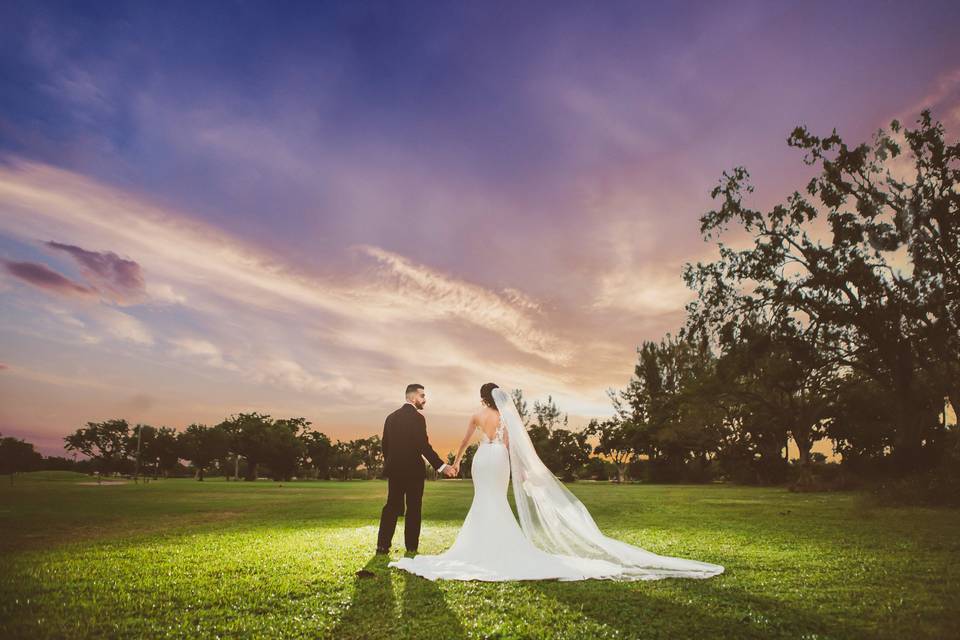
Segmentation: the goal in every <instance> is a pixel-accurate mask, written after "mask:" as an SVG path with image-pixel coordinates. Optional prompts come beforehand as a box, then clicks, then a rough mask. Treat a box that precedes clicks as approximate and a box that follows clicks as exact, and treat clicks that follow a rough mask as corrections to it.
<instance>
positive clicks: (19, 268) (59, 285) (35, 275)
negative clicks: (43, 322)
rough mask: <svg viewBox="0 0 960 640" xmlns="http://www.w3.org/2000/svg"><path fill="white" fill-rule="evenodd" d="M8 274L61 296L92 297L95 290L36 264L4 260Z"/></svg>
mask: <svg viewBox="0 0 960 640" xmlns="http://www.w3.org/2000/svg"><path fill="white" fill-rule="evenodd" d="M3 266H4V268H6V270H7V273H9V274H10V275H12V276H14V277H15V278H19V279H20V280H23V281H24V282H27V283H29V284H32V285H33V286H35V287H38V288H40V289H44V290H46V291H51V292H53V293H58V294H61V295H74V296H75V295H84V296H86V295H90V294H92V293H95V291H94V290H93V289H90V288H88V287H85V286H83V285H81V284H78V283H76V282H74V281H73V280H70V279H69V278H66V277H64V276H62V275H60V274H59V273H57V272H56V271H54V270H53V269H51V268H50V267H48V266H46V265H43V264H38V263H36V262H12V261H10V260H4V261H3Z"/></svg>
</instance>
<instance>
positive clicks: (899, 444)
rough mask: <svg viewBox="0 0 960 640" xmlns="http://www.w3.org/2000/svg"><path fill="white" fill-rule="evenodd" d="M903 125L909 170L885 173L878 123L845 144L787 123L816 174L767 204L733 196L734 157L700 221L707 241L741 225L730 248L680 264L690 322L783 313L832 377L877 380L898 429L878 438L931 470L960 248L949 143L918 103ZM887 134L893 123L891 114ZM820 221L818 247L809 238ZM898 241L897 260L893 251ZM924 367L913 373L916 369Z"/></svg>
mask: <svg viewBox="0 0 960 640" xmlns="http://www.w3.org/2000/svg"><path fill="white" fill-rule="evenodd" d="M918 122H919V123H920V127H919V129H917V130H914V131H910V130H905V131H904V135H905V136H906V138H907V140H908V143H909V144H910V148H911V151H912V153H913V156H914V167H913V169H914V171H915V173H916V175H915V177H914V178H913V179H912V181H910V180H901V179H899V178H896V177H895V175H894V174H895V170H894V169H893V168H892V163H893V161H894V159H896V158H897V157H898V156H899V155H900V153H901V147H900V145H899V144H898V143H897V142H896V141H895V140H894V139H893V138H892V137H891V136H890V135H889V134H887V133H886V132H884V131H883V130H881V131H879V132H878V133H877V134H876V135H875V137H874V139H873V142H872V144H861V145H859V146H857V147H856V148H854V149H850V148H849V147H848V146H847V145H846V144H845V143H844V142H843V140H842V139H841V138H840V137H839V136H838V135H837V134H836V131H834V132H833V134H832V135H830V136H828V137H826V138H820V137H817V136H814V135H812V134H811V133H810V132H809V131H807V129H806V128H804V127H798V128H797V129H795V130H794V131H793V133H792V134H791V136H790V138H789V139H788V144H789V145H790V146H792V147H795V148H799V149H802V150H804V151H806V157H805V159H804V161H805V162H806V163H807V164H811V165H813V164H818V163H819V164H820V165H821V166H822V170H821V172H820V174H819V175H817V176H815V177H814V178H813V179H811V180H810V182H809V183H808V185H807V188H806V191H807V194H808V195H809V196H812V197H814V198H816V199H817V200H818V202H817V203H813V202H811V201H809V200H808V199H807V198H806V197H804V196H803V195H801V194H800V193H799V192H796V191H795V192H794V193H793V194H792V195H791V196H790V197H789V198H788V200H787V202H786V203H785V204H778V205H776V206H775V207H773V209H771V210H770V211H768V212H766V213H762V212H760V211H756V210H754V209H751V208H749V207H748V206H746V205H745V204H744V197H745V194H749V193H752V191H753V187H752V185H751V184H750V182H749V173H748V172H747V170H746V169H745V168H743V167H737V168H735V169H734V170H733V171H732V172H729V173H728V172H725V173H724V174H723V177H722V179H721V182H720V185H719V186H718V187H716V188H715V189H714V191H713V193H712V195H713V197H714V198H717V197H720V198H721V201H722V204H721V206H720V208H719V209H717V210H713V211H710V212H708V213H707V214H705V215H704V216H703V217H702V218H701V233H703V234H704V237H705V238H706V239H710V238H713V237H714V236H719V234H721V233H722V232H723V231H725V229H726V228H727V226H728V225H730V224H731V223H733V224H737V225H739V226H741V227H742V228H743V229H744V230H745V231H747V232H748V233H749V234H751V235H752V242H753V246H752V247H749V248H747V249H744V250H739V251H735V250H733V249H731V248H729V247H727V246H725V245H724V244H723V243H721V242H719V241H718V247H719V252H720V259H719V260H717V261H715V262H713V263H708V264H701V263H697V264H696V266H692V265H689V264H687V265H685V267H684V279H685V280H686V282H687V284H688V286H690V287H691V288H693V289H695V290H697V292H698V294H699V295H698V300H696V301H695V302H693V303H691V304H690V305H688V314H689V316H690V317H691V319H692V323H693V325H694V326H695V327H698V328H700V329H704V328H706V329H707V330H708V331H710V332H712V333H714V334H715V333H716V331H717V330H718V328H720V327H722V326H723V325H724V324H726V323H728V322H730V321H731V320H733V319H736V318H738V317H758V316H759V315H761V314H763V315H764V317H765V319H766V320H767V321H774V320H779V321H789V322H791V323H792V324H793V331H794V332H795V333H796V334H798V335H803V336H805V337H807V338H809V339H810V340H811V343H812V344H814V345H815V348H816V349H817V350H818V351H819V352H821V353H823V354H827V355H829V357H832V358H833V359H834V361H835V363H836V366H837V367H839V368H840V371H841V373H842V374H843V375H849V374H850V373H851V372H858V373H859V374H860V375H863V376H866V377H869V378H871V379H873V380H874V381H876V382H877V383H878V384H880V385H881V386H883V387H885V388H886V389H887V392H888V393H889V395H890V398H891V400H892V402H893V406H892V409H893V414H894V417H895V424H896V432H895V435H894V439H893V443H892V446H891V448H890V452H891V455H893V456H894V457H895V458H896V459H897V461H898V465H897V467H898V468H899V469H901V470H903V471H909V470H913V469H918V468H921V467H924V466H930V465H931V464H932V463H933V462H934V461H935V459H936V458H937V457H938V455H939V453H940V452H941V450H942V445H941V444H940V443H941V442H942V437H941V436H942V428H941V427H940V425H939V423H938V420H937V416H938V414H939V412H940V409H941V408H942V405H943V397H944V396H945V395H946V396H949V397H951V398H953V397H957V396H958V391H957V389H958V385H957V380H958V379H960V376H958V374H960V365H958V364H957V363H958V362H960V344H958V343H960V338H958V335H960V332H958V326H960V323H958V322H957V321H958V319H960V318H958V309H957V305H958V303H957V302H956V301H957V300H958V299H960V295H957V294H958V293H960V290H958V281H960V278H958V273H957V258H958V257H960V248H958V246H960V245H958V243H960V234H958V233H957V225H958V221H960V195H958V191H957V182H958V177H960V171H958V169H957V167H956V165H957V162H958V157H960V147H958V145H956V144H954V145H947V144H946V143H945V142H944V140H943V129H942V127H941V126H940V125H939V123H938V124H937V125H933V124H931V120H930V115H929V112H926V111H925V112H924V114H923V116H922V117H921V119H920V120H919V121H918ZM891 130H892V131H893V132H894V133H895V134H898V133H899V132H900V131H901V127H900V124H899V123H898V122H897V121H894V122H893V123H891ZM821 220H825V221H826V222H827V224H828V225H829V243H824V242H822V241H820V240H819V239H817V238H818V235H819V233H818V232H819V228H820V227H819V226H818V225H820V223H821ZM903 247H905V248H906V249H907V254H908V256H909V261H910V263H911V264H910V265H909V269H907V270H904V269H901V268H899V266H897V263H896V259H897V256H896V255H895V254H896V252H897V251H898V250H899V249H901V248H903ZM924 374H925V375H924Z"/></svg>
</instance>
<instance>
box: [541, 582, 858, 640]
mask: <svg viewBox="0 0 960 640" xmlns="http://www.w3.org/2000/svg"><path fill="white" fill-rule="evenodd" d="M529 585H530V587H531V588H532V589H534V590H536V591H537V592H539V593H540V594H542V595H543V596H545V597H547V598H550V599H553V600H556V601H557V602H560V603H562V604H564V605H565V606H567V607H569V608H570V609H571V610H574V611H579V612H580V613H581V614H582V615H584V616H587V617H589V618H591V619H593V620H595V621H596V622H599V623H601V624H604V625H606V626H608V627H612V628H614V629H618V630H620V631H621V633H623V632H625V633H626V635H627V636H628V637H631V638H634V637H635V638H661V637H684V638H693V637H702V638H781V637H782V638H801V637H802V638H859V637H863V634H864V632H865V630H864V629H863V628H862V627H858V626H854V625H851V624H850V622H849V621H846V620H843V619H837V618H834V617H831V618H829V619H828V618H825V617H824V616H823V615H821V614H819V613H816V612H814V611H812V610H809V609H803V608H800V607H797V606H796V605H795V604H794V603H788V602H785V601H784V600H779V599H776V598H771V597H765V596H762V595H759V594H756V593H751V592H748V591H744V590H742V589H740V588H737V587H734V586H732V585H731V584H730V583H729V582H728V581H725V579H724V576H718V577H715V578H709V579H706V580H685V579H680V578H667V579H664V580H660V581H655V582H611V581H606V580H585V581H579V582H559V581H550V582H531V583H529Z"/></svg>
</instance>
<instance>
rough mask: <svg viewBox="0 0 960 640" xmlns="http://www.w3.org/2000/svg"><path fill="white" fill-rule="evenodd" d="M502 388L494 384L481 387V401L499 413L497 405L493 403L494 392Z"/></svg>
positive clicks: (489, 383) (490, 383)
mask: <svg viewBox="0 0 960 640" xmlns="http://www.w3.org/2000/svg"><path fill="white" fill-rule="evenodd" d="M499 388H500V387H499V386H498V385H496V384H494V383H492V382H488V383H487V384H485V385H483V386H482V387H480V399H481V400H483V404H485V405H487V406H488V407H490V408H491V409H493V410H494V411H499V409H497V403H496V402H494V401H493V390H494V389H499Z"/></svg>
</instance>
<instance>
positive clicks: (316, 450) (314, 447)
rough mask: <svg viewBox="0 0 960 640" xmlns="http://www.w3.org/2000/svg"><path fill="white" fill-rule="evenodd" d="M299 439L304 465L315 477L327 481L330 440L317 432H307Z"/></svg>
mask: <svg viewBox="0 0 960 640" xmlns="http://www.w3.org/2000/svg"><path fill="white" fill-rule="evenodd" d="M300 439H301V440H303V443H304V463H305V464H306V465H307V466H309V467H310V468H312V469H313V470H314V472H315V473H316V477H318V478H323V479H324V480H329V479H330V464H331V458H332V456H333V443H331V442H330V438H329V437H327V436H326V434H323V433H320V432H319V431H307V432H305V433H303V434H301V435H300Z"/></svg>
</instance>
